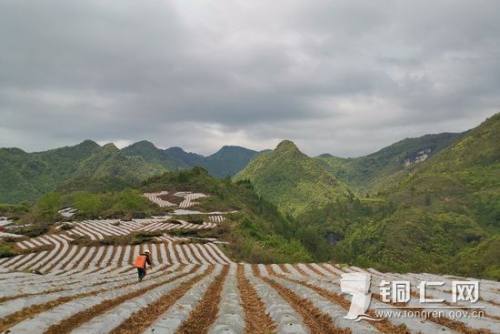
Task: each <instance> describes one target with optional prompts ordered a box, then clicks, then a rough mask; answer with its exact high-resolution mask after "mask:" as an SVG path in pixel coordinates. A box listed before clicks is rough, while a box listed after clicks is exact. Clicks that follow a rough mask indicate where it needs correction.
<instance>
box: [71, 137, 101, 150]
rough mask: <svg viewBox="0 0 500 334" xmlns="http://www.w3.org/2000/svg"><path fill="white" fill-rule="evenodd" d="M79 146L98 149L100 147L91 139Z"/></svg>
mask: <svg viewBox="0 0 500 334" xmlns="http://www.w3.org/2000/svg"><path fill="white" fill-rule="evenodd" d="M77 146H86V147H96V148H97V147H100V146H99V144H97V143H96V142H95V141H93V140H91V139H85V140H84V141H82V142H81V143H80V144H78V145H77Z"/></svg>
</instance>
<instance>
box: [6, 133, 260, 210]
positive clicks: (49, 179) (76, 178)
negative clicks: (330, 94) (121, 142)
mask: <svg viewBox="0 0 500 334" xmlns="http://www.w3.org/2000/svg"><path fill="white" fill-rule="evenodd" d="M256 154H257V152H256V151H252V150H249V149H246V148H243V147H238V146H224V147H223V148H221V149H220V150H219V151H218V152H216V153H214V154H212V155H210V156H208V157H204V156H202V155H199V154H195V153H187V152H185V151H184V150H182V149H181V148H178V147H173V148H169V149H166V150H162V149H159V148H157V147H155V146H154V145H153V144H152V143H150V142H148V141H140V142H138V143H135V144H133V145H130V146H128V147H126V148H124V149H122V150H119V149H118V148H117V147H116V146H114V145H113V144H107V145H104V146H102V147H101V146H99V145H98V144H96V143H95V142H93V141H91V140H86V141H84V142H82V143H81V144H78V145H76V146H68V147H63V148H58V149H54V150H49V151H45V152H37V153H27V152H24V151H22V150H20V149H17V148H3V149H0V203H11V204H15V203H19V202H22V201H31V202H34V201H35V200H37V199H38V198H40V196H42V195H44V194H46V193H48V192H51V191H55V190H62V191H76V190H90V191H105V190H114V191H117V190H123V189H125V188H127V187H135V186H138V185H139V184H140V183H141V182H142V181H144V180H145V179H147V178H148V177H151V176H154V175H160V174H162V173H164V172H166V171H174V170H181V169H189V168H192V167H195V166H201V167H204V168H205V169H207V170H208V172H209V174H210V175H213V176H216V177H220V178H223V177H227V176H232V175H234V174H235V173H237V172H238V171H239V170H241V169H242V168H244V167H245V166H246V164H247V163H248V162H249V161H250V160H251V159H252V158H253V157H254V156H255V155H256Z"/></svg>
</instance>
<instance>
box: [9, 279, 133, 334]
mask: <svg viewBox="0 0 500 334" xmlns="http://www.w3.org/2000/svg"><path fill="white" fill-rule="evenodd" d="M132 284H135V282H132V283H125V284H123V285H120V286H117V287H115V288H113V290H115V289H121V288H124V287H126V286H129V285H132ZM104 291H109V289H100V290H96V291H92V292H84V293H80V294H77V295H74V296H67V297H61V298H58V299H55V300H52V301H50V302H47V303H43V304H38V305H32V306H29V307H27V308H24V309H22V310H20V311H17V312H15V313H12V314H11V315H9V316H7V317H5V318H0V333H2V332H3V331H4V330H5V329H7V328H9V327H12V326H14V325H15V324H17V323H19V322H21V321H23V320H25V319H28V318H30V317H33V316H34V315H36V314H38V313H40V312H44V311H47V310H49V309H51V308H54V307H56V306H59V305H61V304H64V303H67V302H69V301H72V300H74V299H78V298H84V297H88V296H93V295H96V294H98V293H101V292H104ZM44 293H47V292H44Z"/></svg>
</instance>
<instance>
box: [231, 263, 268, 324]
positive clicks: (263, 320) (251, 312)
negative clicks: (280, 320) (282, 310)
mask: <svg viewBox="0 0 500 334" xmlns="http://www.w3.org/2000/svg"><path fill="white" fill-rule="evenodd" d="M236 275H237V279H238V289H239V290H240V296H241V301H242V304H243V309H244V311H245V325H246V326H245V333H247V334H254V333H255V334H268V333H276V324H275V323H274V321H273V320H272V319H271V317H270V316H269V314H267V313H266V307H265V305H264V303H263V302H262V301H261V300H260V298H259V296H258V295H257V292H256V291H255V289H254V287H253V286H252V285H251V284H250V282H249V281H248V280H247V279H246V278H245V275H244V274H243V266H242V265H238V271H237V274H236Z"/></svg>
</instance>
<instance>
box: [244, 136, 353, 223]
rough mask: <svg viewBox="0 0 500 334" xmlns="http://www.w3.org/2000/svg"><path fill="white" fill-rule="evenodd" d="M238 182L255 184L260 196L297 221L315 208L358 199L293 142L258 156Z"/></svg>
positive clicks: (285, 143) (287, 142)
mask: <svg viewBox="0 0 500 334" xmlns="http://www.w3.org/2000/svg"><path fill="white" fill-rule="evenodd" d="M235 180H237V181H238V180H249V181H251V182H252V184H253V186H254V187H255V189H256V191H257V192H258V194H260V195H261V196H262V197H264V198H266V199H267V200H269V201H270V202H272V203H274V204H275V205H276V206H277V207H278V208H279V210H280V211H281V212H283V213H285V214H291V215H292V216H294V217H296V216H298V215H300V214H301V213H304V212H306V211H307V210H310V209H312V208H317V207H323V206H325V205H327V204H328V203H332V202H337V201H350V200H352V199H353V198H354V196H353V194H352V193H351V192H350V191H349V189H348V188H347V187H346V186H345V185H344V184H343V183H342V182H340V181H338V180H337V179H336V178H335V177H334V176H332V175H331V174H329V173H328V172H327V171H326V170H325V169H324V168H323V167H322V165H321V163H320V162H319V161H317V160H315V159H312V158H309V157H308V156H306V155H305V154H303V153H302V152H300V151H299V150H298V148H297V147H296V146H295V145H294V144H293V143H292V142H290V141H283V142H281V143H280V144H279V145H278V147H277V148H276V149H275V150H274V151H271V152H265V153H262V154H260V155H259V156H257V157H256V158H255V159H254V160H253V161H252V162H250V164H248V166H247V167H246V168H245V169H244V170H243V171H241V172H240V173H239V174H237V175H236V177H235Z"/></svg>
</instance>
